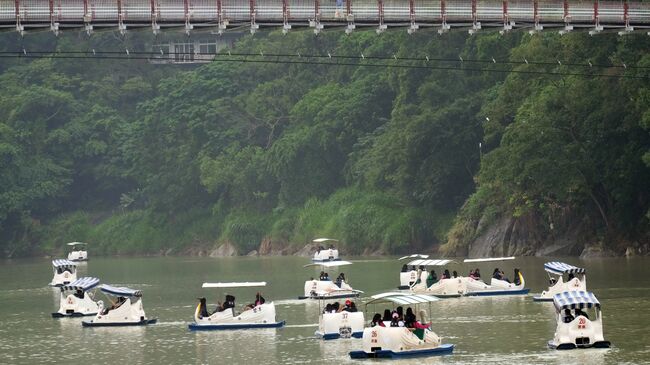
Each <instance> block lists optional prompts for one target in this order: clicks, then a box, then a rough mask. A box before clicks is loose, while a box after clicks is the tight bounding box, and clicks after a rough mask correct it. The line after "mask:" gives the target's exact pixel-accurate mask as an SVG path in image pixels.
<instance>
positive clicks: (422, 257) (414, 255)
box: [398, 253, 429, 260]
mask: <svg viewBox="0 0 650 365" xmlns="http://www.w3.org/2000/svg"><path fill="white" fill-rule="evenodd" d="M416 257H418V258H421V259H428V258H429V255H420V254H419V253H416V254H413V255H410V256H402V257H400V258H399V259H398V260H405V259H413V258H416Z"/></svg>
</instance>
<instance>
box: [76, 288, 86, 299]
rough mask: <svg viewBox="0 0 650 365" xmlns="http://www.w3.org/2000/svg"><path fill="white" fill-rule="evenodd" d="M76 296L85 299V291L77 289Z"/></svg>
mask: <svg viewBox="0 0 650 365" xmlns="http://www.w3.org/2000/svg"><path fill="white" fill-rule="evenodd" d="M74 296H75V297H77V298H79V299H83V298H84V291H83V290H81V289H77V291H75V292H74Z"/></svg>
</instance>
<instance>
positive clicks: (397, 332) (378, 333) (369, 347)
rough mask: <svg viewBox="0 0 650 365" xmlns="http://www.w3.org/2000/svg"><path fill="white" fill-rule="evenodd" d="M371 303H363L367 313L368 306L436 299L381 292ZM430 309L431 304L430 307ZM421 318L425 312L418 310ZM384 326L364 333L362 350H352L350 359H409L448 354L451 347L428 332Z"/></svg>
mask: <svg viewBox="0 0 650 365" xmlns="http://www.w3.org/2000/svg"><path fill="white" fill-rule="evenodd" d="M372 298H373V299H372V300H371V301H370V302H368V303H367V304H366V310H367V309H368V305H370V304H379V303H387V302H392V303H394V304H399V305H403V306H404V305H406V306H415V307H416V310H415V311H416V312H418V307H419V306H420V305H423V304H430V303H432V302H434V301H437V300H438V298H436V297H432V296H429V295H421V294H405V293H396V292H391V293H383V294H378V295H373V296H372ZM429 307H430V305H429ZM420 313H421V314H420V315H421V316H422V315H423V314H424V311H420ZM383 323H384V325H385V326H386V327H381V326H375V327H369V328H366V329H364V330H363V336H362V340H361V341H362V346H363V347H362V350H358V351H351V352H350V353H349V354H350V357H351V358H353V359H367V358H408V357H423V356H437V355H447V354H451V353H452V352H453V350H454V345H452V344H443V343H442V341H441V338H440V337H438V335H436V334H435V333H434V332H433V331H431V330H430V329H417V330H416V329H409V328H406V327H388V326H390V323H388V322H383Z"/></svg>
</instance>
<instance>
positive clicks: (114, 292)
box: [81, 284, 158, 327]
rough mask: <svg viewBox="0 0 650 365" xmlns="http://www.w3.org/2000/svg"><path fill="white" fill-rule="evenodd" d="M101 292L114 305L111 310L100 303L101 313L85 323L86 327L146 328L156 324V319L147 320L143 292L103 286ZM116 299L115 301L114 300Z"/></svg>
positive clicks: (83, 323)
mask: <svg viewBox="0 0 650 365" xmlns="http://www.w3.org/2000/svg"><path fill="white" fill-rule="evenodd" d="M99 288H100V290H101V291H102V292H103V293H104V294H106V296H107V297H108V298H109V300H110V301H111V303H112V306H111V307H109V308H105V307H104V303H103V302H101V301H100V302H99V312H98V313H97V315H96V316H95V318H93V319H92V320H90V321H83V322H81V324H82V325H83V326H84V327H111V326H144V325H148V324H154V323H156V322H157V321H158V320H157V319H156V318H153V319H150V318H147V316H146V314H145V313H144V309H143V308H142V292H141V291H140V290H134V289H130V288H125V287H114V286H111V285H106V284H102V285H101V286H100V287H99ZM113 298H115V299H113Z"/></svg>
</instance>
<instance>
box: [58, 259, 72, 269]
mask: <svg viewBox="0 0 650 365" xmlns="http://www.w3.org/2000/svg"><path fill="white" fill-rule="evenodd" d="M52 266H54V267H63V268H74V267H77V264H75V263H74V262H72V261H70V260H66V259H56V260H52Z"/></svg>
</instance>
